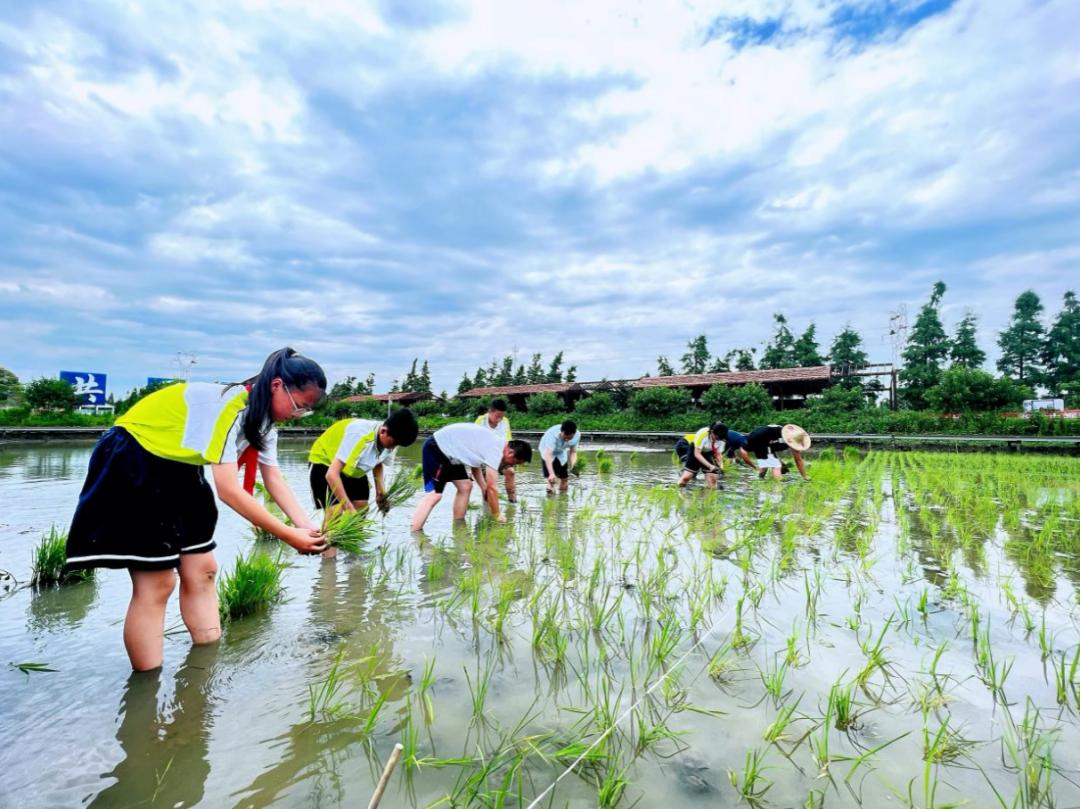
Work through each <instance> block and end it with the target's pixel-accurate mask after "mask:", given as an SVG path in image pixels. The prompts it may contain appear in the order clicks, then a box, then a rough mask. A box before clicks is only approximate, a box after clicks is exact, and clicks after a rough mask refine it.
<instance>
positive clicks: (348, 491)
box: [308, 409, 420, 511]
mask: <svg viewBox="0 0 1080 809" xmlns="http://www.w3.org/2000/svg"><path fill="white" fill-rule="evenodd" d="M419 431H420V428H419V425H417V423H416V416H414V415H413V412H412V411H411V410H407V409H403V410H395V411H394V412H393V413H391V414H390V416H389V417H388V418H387V419H386V421H383V422H378V421H367V420H365V419H342V420H341V421H338V422H335V423H334V424H331V425H330V426H329V427H328V428H327V429H326V432H324V433H323V434H322V435H320V436H319V437H318V438H317V439H316V440H315V443H314V444H312V446H311V452H310V453H309V454H308V461H309V462H310V463H311V473H310V476H309V482H310V483H311V496H312V498H313V499H314V500H315V505H316V506H317V507H318V508H326V506H327V503H328V502H329V503H340V504H342V506H343V507H344V508H345V509H346V510H348V511H356V510H357V509H361V508H366V507H367V504H368V498H369V497H370V496H371V486H370V484H369V483H368V472H370V473H371V477H372V478H373V479H374V481H375V505H376V506H377V507H378V508H379V509H380V510H386V507H387V506H386V497H385V489H384V488H383V464H384V463H385V462H386V461H387V460H389V459H390V458H392V457H393V455H394V449H395V448H396V447H411V446H412V445H413V444H415V443H416V436H417V434H418V433H419Z"/></svg>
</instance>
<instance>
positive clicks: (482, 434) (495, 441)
mask: <svg viewBox="0 0 1080 809" xmlns="http://www.w3.org/2000/svg"><path fill="white" fill-rule="evenodd" d="M432 438H434V439H435V445H436V446H437V447H438V448H439V450H440V451H441V452H442V454H443V455H445V456H446V457H447V458H449V459H450V460H451V461H452V462H454V463H456V464H461V465H462V466H467V467H469V468H470V469H478V468H480V467H481V466H487V467H490V468H491V469H494V470H495V471H496V472H498V471H499V466H500V465H501V464H502V456H503V446H504V443H503V440H502V438H500V437H499V435H498V433H496V432H494V431H492V430H489V429H488V428H487V427H481V426H480V425H479V424H448V425H446V426H445V427H443V428H441V429H439V430H436V431H435V434H434V435H433V436H432Z"/></svg>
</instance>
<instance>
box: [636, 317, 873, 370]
mask: <svg viewBox="0 0 1080 809" xmlns="http://www.w3.org/2000/svg"><path fill="white" fill-rule="evenodd" d="M773 322H774V329H773V336H772V339H771V340H770V341H769V342H768V343H767V344H766V345H765V349H764V351H762V353H761V360H760V362H758V363H755V359H754V358H755V356H756V355H757V349H756V348H736V349H733V350H731V351H728V352H727V353H726V354H722V355H721V354H717V355H716V356H712V355H711V354H710V353H709V343H708V340H707V339H706V337H705V335H704V334H699V335H698V336H697V337H695V338H694V339H693V340H691V341H690V342H689V343H687V344H686V353H685V354H683V355H682V356H681V357H680V358H679V362H680V364H681V366H682V367H681V370H680V371H679V373H683V374H719V373H726V372H729V371H754V370H758V369H768V368H808V367H810V366H813V365H823V364H824V363H825V362H826V357H825V356H824V355H823V354H822V353H821V348H820V347H819V346H818V342H817V327H816V326H815V325H814V323H813V322H811V323H810V325H809V326H807V327H806V330H805V331H803V333H802V334H801V335H799V336H798V337H796V336H795V335H794V334H793V333H792V331H791V329H790V328H789V327H788V321H787V318H786V317H785V316H784V315H783V313H781V312H777V313H776V314H774V315H773ZM845 332H846V333H848V332H849V333H850V334H851V335H854V337H855V339H856V342H857V343H858V342H861V338H860V337H859V336H858V335H857V334H855V333H854V332H851V331H850V329H845ZM837 339H840V337H839V336H838V337H837ZM862 356H863V362H864V363H865V361H866V360H865V357H866V355H865V354H863V355H862ZM656 366H657V373H658V375H659V376H673V375H674V374H675V373H676V372H675V369H674V368H673V367H672V365H671V361H670V360H669V359H668V358H667V356H665V355H663V354H662V355H660V356H659V357H657V358H656Z"/></svg>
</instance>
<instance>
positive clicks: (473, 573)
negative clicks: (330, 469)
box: [0, 441, 1080, 807]
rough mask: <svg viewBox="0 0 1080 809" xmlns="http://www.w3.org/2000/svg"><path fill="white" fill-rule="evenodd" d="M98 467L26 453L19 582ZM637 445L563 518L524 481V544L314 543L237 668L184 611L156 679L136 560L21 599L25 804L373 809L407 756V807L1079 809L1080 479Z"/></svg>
mask: <svg viewBox="0 0 1080 809" xmlns="http://www.w3.org/2000/svg"><path fill="white" fill-rule="evenodd" d="M417 449H418V448H413V449H412V450H410V451H407V452H404V453H400V454H399V459H398V464H399V465H400V466H401V467H403V468H404V469H407V468H408V467H410V466H411V465H413V464H415V462H416V459H417V457H418V451H416V450H417ZM90 450H91V445H89V444H85V443H84V444H59V443H49V444H22V443H13V444H7V445H0V504H2V507H0V508H2V510H0V569H3V570H5V571H8V572H10V573H11V574H13V576H14V577H15V578H16V579H17V580H18V581H19V582H25V581H26V580H27V579H28V578H29V575H30V560H31V553H32V549H33V547H34V545H35V544H36V542H37V541H38V539H39V537H40V536H41V535H42V534H43V533H45V532H47V531H48V530H49V528H50V526H51V525H52V524H53V523H58V524H61V525H62V526H66V523H67V521H68V520H69V519H70V516H71V512H72V509H73V507H74V503H75V500H76V497H77V494H78V490H79V488H80V486H81V483H82V477H83V474H84V470H85V467H86V463H87V459H88V457H89V454H90ZM628 450H629V448H626V447H623V448H619V449H618V450H616V449H612V448H609V449H608V450H607V457H608V458H610V459H611V460H612V462H613V467H614V468H613V470H612V471H611V472H610V473H606V474H605V473H601V472H599V471H598V466H599V464H598V463H597V458H596V455H595V448H593V449H592V450H590V451H587V452H585V453H584V454H585V456H586V457H587V459H588V461H589V462H588V465H587V466H586V469H585V471H584V473H583V474H582V476H581V477H580V478H578V479H572V481H571V489H570V492H569V493H568V494H567V495H559V496H555V497H550V498H549V497H547V496H546V495H545V494H544V487H543V482H542V480H541V479H540V477H539V473H538V470H537V469H535V468H529V469H526V470H525V471H524V472H521V473H519V475H518V480H519V486H518V488H519V494H520V499H521V503H520V504H519V505H517V506H511V507H510V508H509V512H508V513H509V517H510V521H509V524H508V525H506V526H499V525H495V524H492V523H491V522H490V521H489V520H487V519H485V518H483V516H482V512H481V511H480V510H479V509H476V510H470V512H469V514H468V517H467V519H466V521H465V522H464V524H458V525H454V524H452V521H451V518H450V503H449V499H450V498H449V497H447V498H446V499H445V500H444V502H443V503H441V504H440V505H439V507H438V508H437V509H436V511H435V513H434V514H433V516H432V518H431V520H430V521H429V523H428V529H427V532H426V534H424V535H422V536H421V535H412V534H410V533H409V530H408V521H409V517H410V515H411V511H412V508H411V503H410V504H409V505H406V506H405V507H402V508H398V509H396V510H394V511H392V512H391V513H390V514H389V515H388V516H387V517H386V519H385V520H383V521H380V523H379V528H378V531H377V534H376V536H375V538H374V539H373V540H372V541H371V542H370V543H369V544H368V549H367V550H366V551H365V552H363V553H362V554H359V555H346V554H342V555H339V556H338V557H337V558H336V559H321V558H309V557H299V556H296V555H295V554H293V553H292V552H291V551H289V550H288V549H287V548H286V549H284V552H283V555H282V559H283V560H284V561H286V562H288V564H289V567H288V568H287V570H286V571H285V574H284V584H285V598H284V600H283V601H281V602H279V603H277V604H274V605H273V606H271V607H270V608H269V609H268V610H267V611H266V612H265V613H262V614H258V615H255V616H251V617H248V618H244V619H241V620H239V621H236V622H233V623H231V624H230V625H229V626H228V627H227V629H226V632H225V636H224V638H223V640H222V642H221V643H220V644H219V645H217V646H213V647H199V648H192V647H191V646H190V642H189V639H188V636H187V633H186V631H184V629H183V625H182V624H181V622H180V617H179V610H178V606H177V602H176V599H175V598H174V599H173V601H172V603H171V604H170V610H169V613H168V616H167V621H166V625H167V629H168V633H167V637H166V644H165V665H164V668H163V670H162V671H161V672H160V673H158V674H142V675H131V674H130V672H129V668H128V662H127V658H126V655H125V653H124V649H123V644H122V641H121V629H122V623H123V618H124V611H125V608H126V604H127V600H128V597H129V595H130V586H129V583H128V578H127V575H126V573H124V572H123V571H99V572H98V574H97V576H96V578H95V579H94V580H92V581H90V582H86V583H80V584H75V585H69V586H65V587H62V588H52V589H46V590H41V591H35V590H33V589H31V588H29V587H25V586H18V587H10V586H9V587H8V590H7V592H6V594H5V595H3V597H2V598H0V774H2V775H0V778H2V783H0V805H4V806H18V807H46V806H47V807H53V806H91V807H135V806H162V807H181V806H196V805H202V806H212V807H228V806H233V807H262V806H271V805H273V806H283V807H285V806H304V807H307V806H320V807H339V806H340V807H353V806H366V805H367V801H368V799H369V797H370V796H371V793H372V791H373V786H374V783H375V781H376V780H377V778H378V773H379V771H380V770H381V767H382V762H383V761H385V759H386V757H387V755H388V754H389V752H390V750H391V749H392V747H393V745H394V744H395V743H396V742H401V743H402V744H403V745H404V746H405V752H404V758H403V760H402V764H401V766H400V767H399V769H398V771H397V773H396V774H395V776H394V779H393V781H392V783H391V786H390V788H389V790H388V791H387V794H386V796H385V797H384V798H383V802H382V806H383V807H427V806H436V805H441V806H447V807H449V806H489V807H496V806H504V807H527V806H531V805H534V804H535V805H536V806H545V807H547V806H553V807H563V806H570V807H591V806H611V807H613V806H625V807H629V806H633V805H638V806H642V807H654V806H680V807H683V806H689V807H693V806H702V807H704V806H717V805H737V804H739V803H743V804H748V805H760V806H777V807H789V806H810V807H817V806H838V807H841V806H843V807H855V806H869V807H876V806H883V805H895V806H916V807H930V806H946V805H950V804H954V805H956V804H959V805H968V806H1007V807H1014V806H1015V807H1036V806H1047V807H1049V806H1077V805H1080V719H1078V712H1080V631H1078V625H1077V607H1078V601H1077V593H1078V590H1077V586H1078V583H1080V460H1078V459H1074V458H1063V457H1047V456H1026V455H989V454H962V455H957V454H946V453H940V454H936V453H889V452H881V453H877V452H875V453H870V454H865V453H863V454H860V453H858V452H854V451H852V450H848V451H846V452H843V453H840V452H834V451H831V450H825V451H824V452H822V453H820V454H816V455H812V456H811V465H810V475H811V477H812V481H811V482H810V483H803V482H801V481H798V480H785V481H784V482H783V483H780V484H777V483H773V482H771V481H768V482H759V481H758V480H756V478H754V476H753V474H752V473H751V472H749V470H746V469H745V468H736V469H729V473H728V475H727V478H726V482H725V488H724V490H723V491H720V492H704V491H702V489H701V486H700V484H697V485H696V486H692V487H691V488H690V489H688V490H686V491H682V492H680V491H678V490H677V489H675V488H674V487H673V486H672V485H671V484H672V483H673V481H674V479H675V477H676V475H677V467H676V466H674V465H673V463H672V459H671V455H670V453H669V452H667V451H664V452H648V451H646V450H645V449H639V450H637V451H628ZM281 454H282V465H283V469H284V471H285V473H286V475H287V477H288V478H289V479H290V480H291V481H292V483H293V485H294V487H295V489H296V490H297V492H298V494H300V495H301V499H302V501H304V502H308V503H310V493H309V492H307V491H306V480H307V472H306V468H305V467H306V465H305V455H306V444H303V443H299V442H292V441H286V442H283V446H282V450H281ZM534 466H535V465H534ZM473 499H474V502H475V501H476V500H477V494H476V493H475V492H474V494H473ZM216 538H217V541H218V550H217V552H216V553H217V558H218V560H219V563H220V565H221V568H222V570H227V569H228V568H230V567H231V566H232V563H233V561H234V560H235V559H236V557H237V556H239V555H240V554H241V553H244V552H246V551H247V550H248V549H249V548H250V547H251V546H252V545H253V544H254V543H255V542H256V540H255V539H254V538H253V535H252V533H251V531H250V530H249V529H248V528H247V527H246V524H245V523H243V521H242V520H241V519H240V518H239V517H237V516H236V515H235V514H233V513H232V512H230V511H229V510H228V509H227V508H222V511H221V519H220V522H219V525H218V530H217V535H216ZM260 544H262V545H263V546H264V547H268V548H271V549H275V548H276V547H277V546H276V545H272V544H267V543H265V542H264V543H260ZM19 663H40V664H44V667H45V668H48V669H52V671H33V670H29V671H23V670H20V669H19V668H17V667H15V666H13V665H11V664H19ZM571 765H574V766H573V769H572V770H569V772H568V768H570V767H571ZM566 773H568V774H566ZM564 774H565V775H564ZM560 776H561V778H560ZM553 784H554V786H552V785H553Z"/></svg>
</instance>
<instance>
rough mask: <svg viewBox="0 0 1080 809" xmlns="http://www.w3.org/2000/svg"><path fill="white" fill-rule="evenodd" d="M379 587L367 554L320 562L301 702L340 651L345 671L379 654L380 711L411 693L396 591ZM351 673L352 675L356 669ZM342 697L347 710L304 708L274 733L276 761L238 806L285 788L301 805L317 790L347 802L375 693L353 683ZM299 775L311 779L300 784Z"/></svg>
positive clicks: (259, 802)
mask: <svg viewBox="0 0 1080 809" xmlns="http://www.w3.org/2000/svg"><path fill="white" fill-rule="evenodd" d="M374 589H375V588H373V587H372V583H371V579H370V577H369V573H368V568H367V565H366V564H364V560H363V559H362V558H361V559H349V560H344V561H343V560H337V561H335V560H330V559H326V560H323V562H322V563H321V566H320V568H319V575H318V578H316V580H315V586H314V587H313V588H312V591H311V601H310V608H309V610H308V615H309V616H310V617H309V625H308V628H307V629H306V630H305V632H304V638H305V640H307V641H309V642H311V643H312V644H313V645H314V646H315V648H313V649H311V650H310V651H309V652H307V653H306V654H305V659H306V660H307V661H309V662H308V664H307V670H306V672H305V675H304V677H303V678H302V681H303V682H304V683H305V685H304V686H303V688H304V691H303V692H298V693H302V694H303V696H297V699H298V700H299V701H300V703H301V704H304V703H306V701H307V691H306V689H307V685H306V684H308V683H310V684H311V685H312V686H313V687H314V688H316V689H317V688H319V684H320V682H322V681H325V679H326V676H327V672H328V670H329V669H330V667H331V666H332V665H333V663H334V660H335V658H336V657H337V655H338V654H339V653H340V654H341V655H342V658H341V668H340V669H339V671H341V672H345V671H353V670H354V666H356V664H357V663H358V662H360V661H362V662H361V664H360V666H359V667H358V668H359V669H360V670H362V671H364V672H365V673H366V672H368V671H369V666H368V659H369V656H371V655H374V659H373V660H371V663H372V665H371V668H370V671H371V672H372V675H373V679H374V682H373V685H374V687H375V688H376V689H377V690H378V692H379V695H380V696H381V697H382V698H384V699H385V701H386V703H388V705H387V706H385V707H383V708H382V709H381V714H380V715H381V716H389V715H391V713H392V712H393V710H394V709H391V708H390V707H389V704H392V703H397V702H399V701H400V700H402V699H403V698H404V697H405V696H406V695H407V694H408V692H409V688H410V686H411V682H412V680H411V678H410V671H409V669H407V668H405V667H404V665H403V663H402V661H401V659H400V657H398V656H397V655H396V654H395V653H394V635H393V630H394V628H395V627H397V626H401V623H400V621H398V620H395V619H396V616H395V615H392V614H387V612H388V610H392V609H393V606H394V602H393V600H392V596H391V594H389V593H382V592H373V590H374ZM418 668H422V666H418V665H417V664H415V663H414V664H413V667H412V676H413V677H415V676H417V673H416V672H417V669H418ZM345 679H347V680H349V681H350V682H351V681H353V680H352V676H351V675H349V676H347V677H346V678H345ZM294 696H296V695H295V694H294ZM338 698H339V699H340V700H341V701H342V703H343V705H344V714H342V715H336V714H335V715H330V716H328V715H325V714H322V713H319V714H317V715H316V716H315V718H314V720H312V718H311V717H310V716H309V715H308V714H306V713H305V714H304V715H303V717H302V719H300V720H299V721H297V722H296V723H295V724H293V725H290V726H288V727H287V728H285V730H284V731H282V732H281V733H280V734H279V735H277V737H276V738H275V739H273V741H272V742H271V743H270V745H271V747H272V749H273V750H274V753H275V758H276V761H275V763H274V765H273V766H271V767H268V768H267V769H264V770H263V771H262V772H260V773H259V774H258V775H257V776H255V778H254V779H253V780H252V781H251V783H250V784H249V785H248V786H247V787H246V788H244V789H243V790H240V791H239V792H238V793H236V794H235V795H234V801H233V805H234V806H236V807H244V809H254V807H264V806H271V805H274V804H276V803H277V802H278V801H279V800H281V798H282V797H283V796H284V795H285V794H286V793H288V795H289V796H290V797H291V798H293V801H292V802H293V803H297V804H298V805H308V804H315V803H318V802H319V801H317V800H316V797H315V796H316V795H317V796H318V797H321V798H322V799H323V800H324V801H326V802H328V803H330V804H333V805H337V804H339V803H341V804H343V803H344V802H345V792H344V786H343V783H344V780H343V773H344V772H345V771H346V770H351V769H352V768H354V767H356V768H357V770H358V771H359V769H360V765H358V764H357V763H356V762H355V761H352V760H351V758H352V754H353V752H354V751H355V750H356V749H357V748H358V747H359V746H360V745H362V744H363V743H364V742H367V741H369V737H367V736H365V735H364V733H363V731H362V727H363V724H364V721H365V720H366V718H367V707H368V706H370V704H371V697H370V696H369V697H362V696H361V695H360V693H359V692H358V691H356V690H350V689H348V688H346V689H345V690H343V691H341V692H340V694H338ZM357 715H359V718H358V717H357ZM368 749H369V750H370V749H374V748H368ZM346 759H350V760H348V761H347V760H346ZM376 775H377V773H376ZM300 783H304V786H303V787H301V788H299V789H298V788H297V784H300ZM372 786H374V783H372ZM365 789H366V787H365ZM350 794H351V793H350ZM304 795H306V796H307V798H306V802H305V798H304V797H303V796H304ZM296 796H301V797H299V798H297V797H296Z"/></svg>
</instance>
